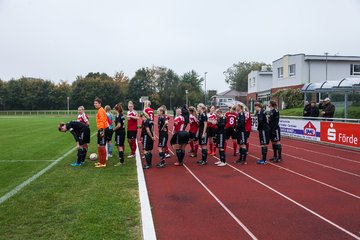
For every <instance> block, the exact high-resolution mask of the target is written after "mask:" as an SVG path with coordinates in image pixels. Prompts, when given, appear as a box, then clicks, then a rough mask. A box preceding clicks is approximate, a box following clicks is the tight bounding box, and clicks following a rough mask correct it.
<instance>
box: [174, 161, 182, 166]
mask: <svg viewBox="0 0 360 240" xmlns="http://www.w3.org/2000/svg"><path fill="white" fill-rule="evenodd" d="M174 165H175V166H182V165H183V164H182V163H179V162H176V163H174Z"/></svg>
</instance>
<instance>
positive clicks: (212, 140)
mask: <svg viewBox="0 0 360 240" xmlns="http://www.w3.org/2000/svg"><path fill="white" fill-rule="evenodd" d="M207 117H208V128H207V133H208V138H209V155H212V156H213V155H215V154H216V123H217V117H216V115H215V106H211V107H210V111H209V113H208V115H207Z"/></svg>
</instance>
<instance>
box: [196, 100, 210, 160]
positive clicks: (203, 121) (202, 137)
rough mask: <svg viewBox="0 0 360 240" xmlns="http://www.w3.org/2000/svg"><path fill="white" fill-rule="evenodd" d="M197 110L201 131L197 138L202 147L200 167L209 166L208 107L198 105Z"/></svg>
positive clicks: (199, 130)
mask: <svg viewBox="0 0 360 240" xmlns="http://www.w3.org/2000/svg"><path fill="white" fill-rule="evenodd" d="M197 110H198V113H199V116H198V120H199V129H198V132H197V138H198V139H199V145H200V147H201V159H200V160H199V161H197V164H199V165H206V164H207V155H208V152H207V147H206V145H207V133H206V131H207V124H208V122H207V121H208V119H207V115H206V106H205V105H204V104H203V103H200V104H198V106H197Z"/></svg>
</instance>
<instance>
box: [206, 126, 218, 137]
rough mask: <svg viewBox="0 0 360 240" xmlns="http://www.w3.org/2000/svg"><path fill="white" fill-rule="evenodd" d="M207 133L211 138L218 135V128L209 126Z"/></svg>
mask: <svg viewBox="0 0 360 240" xmlns="http://www.w3.org/2000/svg"><path fill="white" fill-rule="evenodd" d="M207 135H208V137H209V138H212V137H215V136H216V128H213V127H211V128H208V129H207Z"/></svg>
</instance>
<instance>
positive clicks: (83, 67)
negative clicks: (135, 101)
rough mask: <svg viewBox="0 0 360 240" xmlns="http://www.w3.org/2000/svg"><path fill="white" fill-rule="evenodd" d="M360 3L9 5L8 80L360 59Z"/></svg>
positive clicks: (214, 71)
mask: <svg viewBox="0 0 360 240" xmlns="http://www.w3.org/2000/svg"><path fill="white" fill-rule="evenodd" d="M359 23H360V0H331V1H327V0H272V1H269V0H246V1H245V0H222V1H215V0H151V1H150V0H127V1H123V0H51V1H48V0H0V79H2V80H10V79H11V78H19V77H21V76H27V77H40V78H43V79H47V80H51V81H53V82H55V83H57V82H59V81H60V80H66V81H68V82H69V83H71V82H73V81H74V80H75V79H76V76H79V75H82V76H85V75H86V74H87V73H89V72H105V73H107V74H109V75H114V73H115V72H117V71H124V72H125V74H126V75H127V76H129V77H130V78H131V77H133V76H134V74H135V71H136V70H137V69H139V68H141V67H152V66H164V67H167V68H171V69H173V70H174V71H175V72H176V73H178V74H179V75H181V74H183V73H185V72H188V71H190V70H195V71H196V72H198V73H199V75H200V76H204V73H205V72H208V73H207V76H206V78H207V89H214V90H218V91H223V90H226V89H228V85H227V84H226V83H225V76H224V74H223V72H224V71H225V70H226V69H227V68H229V67H231V66H232V65H233V64H234V63H238V62H240V61H259V62H265V63H269V64H271V63H272V61H274V60H276V59H278V58H281V57H282V56H283V55H286V54H296V53H305V54H324V53H325V52H328V53H329V54H330V55H332V54H337V55H346V56H360V30H359Z"/></svg>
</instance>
